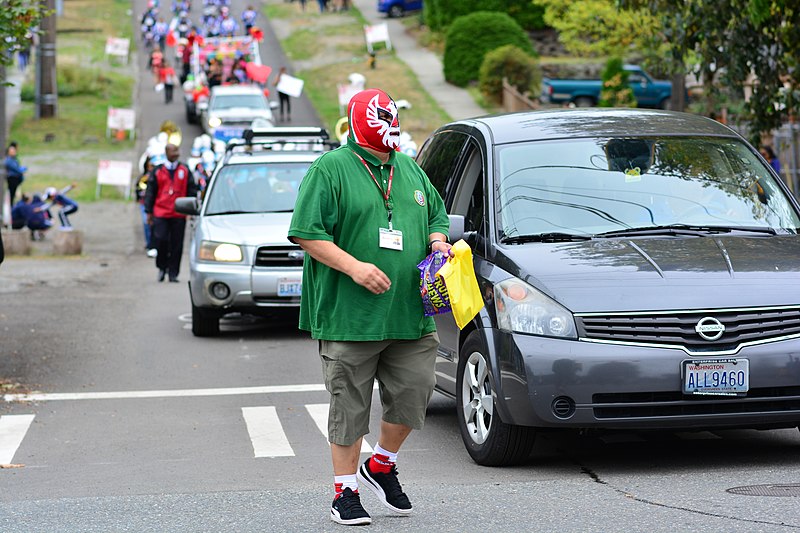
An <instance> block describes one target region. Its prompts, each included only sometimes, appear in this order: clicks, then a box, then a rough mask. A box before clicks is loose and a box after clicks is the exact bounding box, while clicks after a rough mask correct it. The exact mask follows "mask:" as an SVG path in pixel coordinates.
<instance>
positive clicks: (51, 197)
mask: <svg viewBox="0 0 800 533" xmlns="http://www.w3.org/2000/svg"><path fill="white" fill-rule="evenodd" d="M74 188H75V184H74V183H73V184H72V185H68V186H67V187H64V188H63V189H61V190H60V191H58V190H56V188H55V187H48V188H47V190H46V191H45V193H44V199H45V200H47V201H48V202H50V203H49V204H48V206H47V209H49V208H50V206H52V205H59V206H61V209H59V210H58V219H59V220H60V221H61V228H60V229H62V230H64V231H70V230H72V224H70V222H69V218H67V215H71V214H72V213H75V212H76V211H77V210H78V203H77V202H76V201H75V200H73V199H72V198H68V197H67V193H68V192H69V191H71V190H72V189H74Z"/></svg>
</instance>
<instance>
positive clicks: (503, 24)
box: [444, 11, 536, 87]
mask: <svg viewBox="0 0 800 533" xmlns="http://www.w3.org/2000/svg"><path fill="white" fill-rule="evenodd" d="M504 44H513V45H515V46H517V47H518V48H519V49H521V50H522V51H523V52H526V53H527V54H529V55H531V56H535V55H536V53H535V52H534V51H533V47H532V46H531V42H530V40H529V39H528V36H527V35H526V34H525V32H524V31H523V30H522V28H520V26H519V24H517V23H516V22H515V21H514V19H512V18H511V17H509V16H508V15H506V14H505V13H496V12H495V13H492V12H488V11H478V12H476V13H472V14H470V15H466V16H463V17H459V18H457V19H456V20H455V21H453V24H452V25H451V26H450V29H449V30H447V38H446V41H445V45H444V77H445V79H446V80H447V81H449V82H450V83H452V84H454V85H458V86H460V87H463V86H465V85H467V84H468V83H469V82H470V81H473V80H476V79H477V78H478V70H479V69H480V67H481V63H483V56H484V55H486V52H489V51H491V50H494V49H495V48H499V47H500V46H503V45H504Z"/></svg>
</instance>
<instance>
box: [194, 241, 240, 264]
mask: <svg viewBox="0 0 800 533" xmlns="http://www.w3.org/2000/svg"><path fill="white" fill-rule="evenodd" d="M197 257H198V259H200V260H201V261H219V262H223V263H237V262H239V261H241V260H242V258H243V257H244V255H242V247H241V246H239V245H236V244H230V243H227V242H213V241H202V242H201V243H200V252H199V253H198V256H197Z"/></svg>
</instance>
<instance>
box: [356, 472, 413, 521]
mask: <svg viewBox="0 0 800 533" xmlns="http://www.w3.org/2000/svg"><path fill="white" fill-rule="evenodd" d="M358 481H359V482H361V483H363V484H364V485H363V486H365V487H368V488H369V489H370V490H371V491H372V492H374V493H375V495H376V496H377V497H378V499H379V500H380V501H381V502H382V503H383V505H385V506H386V507H388V508H389V509H391V510H392V511H394V512H395V513H397V514H401V515H408V514H411V502H410V501H408V496H406V493H405V492H403V487H401V486H400V482H399V481H397V467H396V466H395V465H392V469H391V470H390V471H389V473H388V474H381V473H376V472H372V471H370V469H369V459H367V460H366V461H364V464H362V465H361V467H360V468H359V469H358Z"/></svg>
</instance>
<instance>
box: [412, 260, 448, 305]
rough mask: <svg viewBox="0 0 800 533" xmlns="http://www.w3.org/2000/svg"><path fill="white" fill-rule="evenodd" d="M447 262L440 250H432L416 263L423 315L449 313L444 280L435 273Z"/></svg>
mask: <svg viewBox="0 0 800 533" xmlns="http://www.w3.org/2000/svg"><path fill="white" fill-rule="evenodd" d="M446 262H447V257H445V255H444V254H443V253H442V252H433V253H431V254H430V255H429V256H428V257H426V258H425V259H423V260H422V262H421V263H420V264H418V265H417V268H418V269H419V273H420V274H419V293H420V295H421V296H422V306H423V307H424V309H425V316H433V315H439V314H442V313H449V312H450V311H451V309H450V297H449V296H448V294H447V287H445V284H444V280H443V279H442V278H441V276H437V275H436V273H437V272H438V271H439V269H440V268H442V265H444V264H445V263H446Z"/></svg>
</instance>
